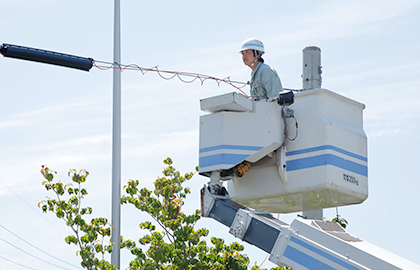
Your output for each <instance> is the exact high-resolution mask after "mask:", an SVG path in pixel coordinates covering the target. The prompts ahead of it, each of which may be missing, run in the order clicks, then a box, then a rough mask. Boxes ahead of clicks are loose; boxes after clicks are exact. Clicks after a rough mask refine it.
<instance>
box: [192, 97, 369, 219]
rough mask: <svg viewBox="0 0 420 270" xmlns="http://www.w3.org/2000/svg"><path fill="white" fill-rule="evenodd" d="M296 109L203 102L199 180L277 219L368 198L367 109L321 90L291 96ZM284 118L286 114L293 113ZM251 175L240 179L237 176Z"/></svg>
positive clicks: (227, 100)
mask: <svg viewBox="0 0 420 270" xmlns="http://www.w3.org/2000/svg"><path fill="white" fill-rule="evenodd" d="M288 108H289V109H292V110H293V113H292V114H291V115H288V116H287V113H286V108H285V107H284V106H280V105H278V104H277V102H265V101H256V102H253V101H251V100H249V99H247V98H246V97H245V96H242V95H240V94H237V93H229V94H225V95H221V96H216V97H211V98H208V99H203V100H201V109H202V110H203V111H205V112H207V113H208V114H206V115H203V116H201V117H200V160H199V173H200V174H201V175H204V176H208V177H210V176H211V175H212V174H213V175H214V174H216V173H217V175H218V176H220V179H221V180H225V181H226V182H227V190H228V192H229V195H230V197H231V199H232V200H234V201H236V202H238V203H240V204H243V205H245V206H248V207H251V208H254V209H259V210H265V211H268V212H275V213H289V212H298V211H307V210H314V209H322V208H329V207H335V206H342V205H350V204H357V203H361V202H363V201H364V200H365V199H366V198H367V196H368V184H367V138H366V135H365V133H364V131H363V109H364V105H363V104H361V103H359V102H356V101H354V100H351V99H349V98H346V97H344V96H341V95H339V94H336V93H334V92H332V91H329V90H326V89H313V90H307V91H301V92H296V93H295V102H294V104H292V105H290V106H288ZM288 111H289V114H290V110H288ZM244 164H245V165H246V166H247V168H249V166H250V168H249V170H248V171H245V172H244V174H243V175H240V174H238V173H236V172H237V170H235V169H236V168H238V167H239V166H241V165H244Z"/></svg>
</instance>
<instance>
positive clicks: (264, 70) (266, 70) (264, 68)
mask: <svg viewBox="0 0 420 270" xmlns="http://www.w3.org/2000/svg"><path fill="white" fill-rule="evenodd" d="M259 72H260V73H261V75H263V74H266V75H275V76H278V75H277V71H276V70H275V69H274V68H273V67H272V66H270V65H268V64H266V63H261V66H260V67H259Z"/></svg>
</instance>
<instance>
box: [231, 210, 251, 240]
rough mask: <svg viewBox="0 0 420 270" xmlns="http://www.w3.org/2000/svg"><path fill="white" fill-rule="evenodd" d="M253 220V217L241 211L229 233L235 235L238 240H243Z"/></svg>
mask: <svg viewBox="0 0 420 270" xmlns="http://www.w3.org/2000/svg"><path fill="white" fill-rule="evenodd" d="M251 220H252V217H251V216H249V215H248V212H246V211H245V210H243V209H239V210H238V212H236V216H235V219H234V220H233V222H232V225H231V226H230V230H229V233H230V234H233V235H234V236H235V237H237V238H240V239H243V238H244V236H245V233H246V231H247V230H248V227H249V224H250V223H251Z"/></svg>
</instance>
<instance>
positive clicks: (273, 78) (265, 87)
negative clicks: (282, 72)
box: [250, 62, 283, 100]
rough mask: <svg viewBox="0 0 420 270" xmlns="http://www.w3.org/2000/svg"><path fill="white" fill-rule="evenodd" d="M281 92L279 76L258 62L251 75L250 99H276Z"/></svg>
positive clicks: (267, 66)
mask: <svg viewBox="0 0 420 270" xmlns="http://www.w3.org/2000/svg"><path fill="white" fill-rule="evenodd" d="M281 91H283V87H282V85H281V81H280V78H279V75H278V74H277V72H276V70H275V69H274V68H272V67H270V66H269V65H267V64H264V63H261V62H258V65H257V67H256V68H255V69H254V70H253V71H252V73H251V91H250V92H251V98H252V100H263V99H268V98H273V97H277V96H278V95H279V92H281Z"/></svg>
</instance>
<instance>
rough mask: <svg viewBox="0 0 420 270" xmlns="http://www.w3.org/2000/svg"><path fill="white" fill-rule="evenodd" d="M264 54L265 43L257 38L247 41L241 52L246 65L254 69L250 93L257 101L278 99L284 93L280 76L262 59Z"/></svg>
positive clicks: (243, 44)
mask: <svg viewBox="0 0 420 270" xmlns="http://www.w3.org/2000/svg"><path fill="white" fill-rule="evenodd" d="M264 52H265V50H264V45H263V43H262V42H261V41H260V40H259V39H256V38H249V39H247V40H245V41H244V43H242V46H241V51H240V53H242V60H243V61H244V64H245V65H247V66H249V67H250V68H251V69H252V73H251V82H250V84H251V90H250V92H251V98H252V100H255V101H259V100H269V99H272V98H276V97H277V96H278V95H279V92H282V91H283V87H282V86H281V81H280V78H279V75H278V74H277V72H276V71H275V69H274V68H272V67H271V66H269V65H267V64H264V59H262V58H261V56H262V55H263V54H264Z"/></svg>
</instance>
